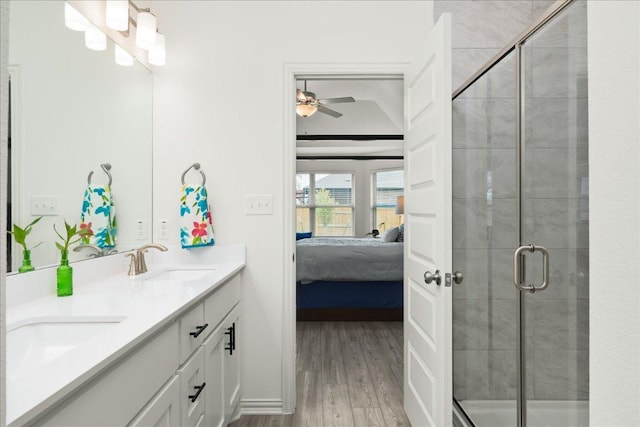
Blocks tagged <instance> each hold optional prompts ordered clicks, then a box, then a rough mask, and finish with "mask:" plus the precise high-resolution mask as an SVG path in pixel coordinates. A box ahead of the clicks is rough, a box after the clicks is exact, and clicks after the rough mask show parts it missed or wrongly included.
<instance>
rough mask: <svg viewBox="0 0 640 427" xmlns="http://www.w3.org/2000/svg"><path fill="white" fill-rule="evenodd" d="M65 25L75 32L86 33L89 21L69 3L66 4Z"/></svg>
mask: <svg viewBox="0 0 640 427" xmlns="http://www.w3.org/2000/svg"><path fill="white" fill-rule="evenodd" d="M64 25H66V26H67V28H69V29H70V30H73V31H85V30H86V29H87V27H88V26H89V21H88V20H87V18H85V17H84V15H82V14H81V13H80V12H78V11H77V10H75V9H74V8H73V6H71V5H70V4H69V3H67V2H65V3H64Z"/></svg>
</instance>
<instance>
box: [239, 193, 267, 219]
mask: <svg viewBox="0 0 640 427" xmlns="http://www.w3.org/2000/svg"><path fill="white" fill-rule="evenodd" d="M245 198H246V212H247V215H272V214H273V195H272V194H247V195H246V196H245Z"/></svg>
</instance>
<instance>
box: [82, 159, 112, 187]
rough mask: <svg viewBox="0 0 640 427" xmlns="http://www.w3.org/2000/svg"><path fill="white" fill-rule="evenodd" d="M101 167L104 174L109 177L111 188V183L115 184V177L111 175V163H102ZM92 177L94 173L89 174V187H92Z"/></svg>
mask: <svg viewBox="0 0 640 427" xmlns="http://www.w3.org/2000/svg"><path fill="white" fill-rule="evenodd" d="M100 167H101V168H102V170H103V171H104V173H106V174H107V176H108V177H109V187H111V183H112V182H113V177H112V176H111V173H109V171H110V170H111V163H102V164H100ZM92 176H93V171H91V172H89V176H88V177H87V183H88V184H89V185H91V177H92Z"/></svg>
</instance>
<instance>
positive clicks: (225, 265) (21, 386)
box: [6, 245, 245, 425]
mask: <svg viewBox="0 0 640 427" xmlns="http://www.w3.org/2000/svg"><path fill="white" fill-rule="evenodd" d="M231 248H232V250H231V251H230V252H233V253H235V254H236V255H237V256H229V255H228V254H223V255H222V256H215V255H216V254H218V255H220V254H221V253H222V251H224V249H220V248H216V251H212V252H211V253H212V254H213V256H210V257H208V256H206V255H204V256H203V255H198V256H197V257H193V259H189V256H188V255H187V256H185V255H181V253H180V252H178V253H177V254H176V256H173V257H172V256H171V255H169V256H166V257H165V258H164V259H163V256H164V255H156V254H153V255H151V254H149V255H151V256H149V258H148V259H153V260H154V261H155V262H154V263H150V262H148V264H149V273H146V274H144V275H139V276H137V277H135V278H130V277H129V276H127V275H126V271H124V270H123V271H118V272H116V273H115V274H113V275H112V276H109V277H105V278H103V279H100V280H96V281H93V282H91V283H86V284H81V285H80V284H77V283H76V282H75V277H74V294H73V295H72V296H70V297H63V298H58V297H56V296H54V295H50V296H45V297H41V298H38V299H35V300H31V301H28V302H24V303H21V304H18V305H12V306H9V307H8V308H7V330H11V329H12V326H14V325H17V324H20V323H21V322H24V321H25V320H27V319H32V318H37V317H39V318H42V317H44V318H46V317H49V316H51V317H61V316H74V317H76V316H105V317H114V316H116V317H117V316H121V317H125V319H124V320H122V321H121V322H119V323H114V324H112V325H109V326H108V328H104V329H103V330H101V331H98V332H96V335H95V336H92V337H91V338H89V339H87V340H84V341H82V342H80V343H79V344H78V345H76V346H74V347H73V348H71V349H70V350H67V351H66V352H64V353H62V354H61V355H60V356H58V357H56V358H53V359H52V360H50V361H48V362H47V363H45V364H41V365H40V366H33V368H32V369H31V368H30V369H20V370H18V371H17V372H7V406H6V408H7V424H8V425H10V424H12V423H15V425H19V424H22V423H24V422H26V421H28V420H30V419H32V418H33V417H35V416H36V415H38V414H40V413H42V412H43V411H45V410H46V409H48V408H49V407H50V406H51V405H52V404H54V403H55V402H57V401H58V400H59V399H61V398H63V397H65V396H67V395H68V394H69V393H71V392H72V391H74V390H75V389H77V388H78V387H79V386H81V385H83V384H84V383H85V382H86V381H87V380H89V379H90V378H92V377H93V376H94V375H96V374H98V373H99V372H101V371H102V370H104V369H105V368H106V367H108V366H109V365H110V364H111V363H113V362H114V361H116V360H117V359H119V358H120V357H121V356H123V355H124V354H125V353H126V352H128V351H129V350H131V349H132V348H134V347H135V346H136V345H138V344H140V343H141V342H142V341H144V340H145V339H147V338H149V337H150V336H151V335H153V334H154V333H155V332H157V331H159V330H161V329H162V328H163V327H164V326H166V325H168V324H169V322H171V320H172V319H175V318H176V317H177V316H179V315H180V314H182V313H183V312H185V311H186V310H187V309H188V308H189V307H190V306H191V305H193V304H194V303H195V302H196V301H197V300H199V299H201V298H202V297H204V296H205V295H207V294H209V293H210V292H212V291H213V290H214V289H215V288H216V287H217V286H219V285H220V284H222V283H223V282H224V281H226V280H227V279H228V278H230V277H231V276H233V275H234V274H236V273H237V272H239V271H240V270H241V269H242V268H243V267H244V263H245V259H244V246H240V245H238V246H233V247H231ZM239 248H241V251H240V250H238V249H239ZM177 250H179V249H173V251H174V252H175V251H177ZM169 252H171V251H168V252H166V254H168V253H169ZM120 264H121V263H120ZM89 266H90V264H89V263H87V264H86V265H84V266H83V267H82V268H88V267H89ZM171 268H186V269H189V268H193V269H196V268H206V269H214V270H213V271H212V272H210V273H207V274H206V275H205V276H204V277H202V278H201V279H198V280H192V281H184V282H182V281H176V280H162V281H159V280H153V279H152V277H153V276H154V275H156V274H157V273H158V272H159V271H161V270H167V269H171ZM27 274H29V273H27ZM148 277H151V279H150V280H146V281H145V280H144V279H145V278H148ZM8 280H11V279H10V278H8ZM7 357H8V358H9V357H11V348H10V347H9V348H7Z"/></svg>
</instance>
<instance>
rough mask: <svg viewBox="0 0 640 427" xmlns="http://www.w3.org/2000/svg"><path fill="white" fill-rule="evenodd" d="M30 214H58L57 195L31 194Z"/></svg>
mask: <svg viewBox="0 0 640 427" xmlns="http://www.w3.org/2000/svg"><path fill="white" fill-rule="evenodd" d="M31 215H33V216H56V215H58V196H31Z"/></svg>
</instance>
